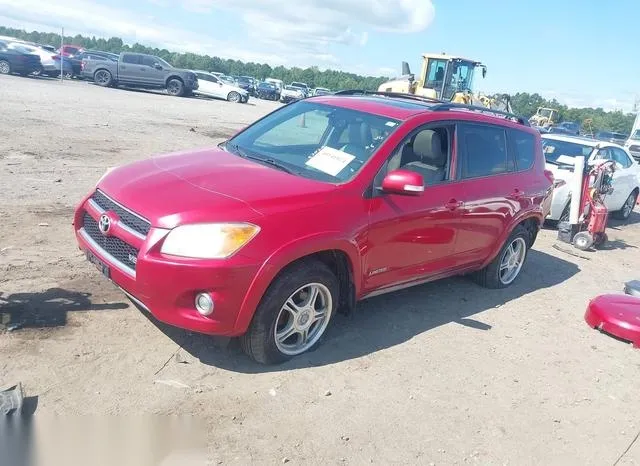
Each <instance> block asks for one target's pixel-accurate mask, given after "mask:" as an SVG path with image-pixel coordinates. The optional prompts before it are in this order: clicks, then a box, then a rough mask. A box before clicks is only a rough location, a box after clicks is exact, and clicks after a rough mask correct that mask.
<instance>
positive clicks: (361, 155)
mask: <svg viewBox="0 0 640 466" xmlns="http://www.w3.org/2000/svg"><path fill="white" fill-rule="evenodd" d="M398 124H399V121H397V120H394V119H390V118H385V117H381V116H377V115H372V114H369V113H364V112H360V111H356V110H351V109H345V108H341V107H334V106H331V105H326V104H319V103H315V102H306V101H300V102H296V103H292V104H289V105H287V106H285V107H282V108H281V109H279V110H277V111H275V112H273V113H271V114H269V115H268V116H266V117H265V118H263V119H262V120H259V121H258V122H256V123H255V124H253V125H251V126H249V127H248V128H247V129H246V130H244V131H243V132H241V133H240V134H238V135H237V136H235V137H233V138H232V139H230V140H229V141H228V142H227V143H226V144H225V146H224V147H225V149H226V150H228V151H229V152H232V153H236V154H238V155H241V156H246V157H248V158H256V159H259V160H262V161H264V162H266V163H269V164H270V165H279V166H280V168H281V169H283V170H284V171H289V172H291V173H294V174H296V175H298V176H303V177H306V178H311V179H315V180H319V181H327V182H331V183H340V182H344V181H348V180H349V179H351V178H353V177H354V176H355V174H356V173H357V172H358V171H359V170H360V169H361V168H362V166H363V165H364V164H366V163H367V161H368V160H369V159H370V158H371V156H372V155H373V153H374V152H375V151H376V149H377V148H378V147H379V146H380V144H382V142H383V141H384V140H386V139H387V137H388V136H389V134H391V133H392V132H393V131H394V129H395V128H396V126H397V125H398Z"/></svg>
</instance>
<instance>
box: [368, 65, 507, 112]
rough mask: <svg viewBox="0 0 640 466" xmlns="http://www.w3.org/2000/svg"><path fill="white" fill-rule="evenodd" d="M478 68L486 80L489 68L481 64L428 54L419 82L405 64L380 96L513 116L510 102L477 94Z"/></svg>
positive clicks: (386, 83)
mask: <svg viewBox="0 0 640 466" xmlns="http://www.w3.org/2000/svg"><path fill="white" fill-rule="evenodd" d="M478 68H479V69H480V70H481V73H482V77H483V78H484V77H485V76H486V74H487V67H486V65H484V64H482V63H481V62H479V61H476V60H469V59H466V58H462V57H456V56H453V55H446V54H430V53H426V54H423V55H422V69H421V71H420V76H419V77H418V79H416V77H415V75H414V74H412V73H411V70H410V69H409V64H408V63H407V62H402V76H400V77H399V78H395V79H392V80H391V81H387V82H385V83H382V84H381V85H380V87H378V92H395V93H401V94H415V95H418V96H422V97H428V98H431V99H439V100H444V101H451V102H454V103H460V104H466V105H476V106H483V107H487V108H490V109H493V110H501V111H506V112H509V113H512V109H511V103H510V102H509V99H506V101H502V100H499V99H495V98H493V97H489V96H485V95H481V94H475V93H474V78H475V76H476V70H477V69H478Z"/></svg>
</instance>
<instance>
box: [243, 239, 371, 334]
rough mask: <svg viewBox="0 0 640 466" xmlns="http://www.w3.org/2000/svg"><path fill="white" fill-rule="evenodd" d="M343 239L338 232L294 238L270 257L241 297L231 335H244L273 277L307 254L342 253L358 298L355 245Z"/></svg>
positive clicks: (358, 267)
mask: <svg viewBox="0 0 640 466" xmlns="http://www.w3.org/2000/svg"><path fill="white" fill-rule="evenodd" d="M343 235H344V234H343V233H341V232H338V231H326V232H320V233H314V234H312V235H308V236H305V237H303V238H297V239H296V240H294V241H291V242H289V243H287V244H285V245H283V246H282V247H280V248H279V249H277V250H276V251H275V252H274V253H273V254H271V256H269V257H268V258H267V260H265V261H264V263H263V264H262V266H261V267H260V269H259V270H258V273H257V274H256V276H255V277H254V278H253V281H252V282H251V285H250V286H249V289H248V290H247V292H246V294H245V297H244V300H243V302H242V306H241V308H240V311H239V312H238V317H237V318H236V322H235V325H234V334H235V335H241V334H243V333H245V332H246V330H247V328H248V327H249V324H250V323H251V319H252V318H253V314H254V313H255V311H256V309H257V307H258V305H259V304H260V300H261V299H262V297H263V296H264V294H265V292H266V291H267V288H268V287H269V285H271V283H272V282H273V280H274V279H275V278H276V277H277V275H278V274H279V273H280V272H281V271H282V270H283V269H284V268H285V267H286V266H288V265H289V264H291V263H292V262H294V261H296V260H297V259H300V258H302V257H305V256H308V255H310V254H314V253H317V252H320V251H327V250H339V251H342V252H344V253H345V254H346V255H347V257H348V258H349V261H350V262H351V270H352V271H353V278H354V280H353V281H354V286H355V288H356V290H355V291H356V296H358V294H359V292H360V287H361V285H362V283H361V280H359V279H358V277H361V276H362V271H361V261H360V253H359V252H358V246H357V244H356V243H355V241H353V240H349V239H346V238H344V236H343Z"/></svg>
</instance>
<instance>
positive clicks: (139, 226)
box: [91, 191, 151, 236]
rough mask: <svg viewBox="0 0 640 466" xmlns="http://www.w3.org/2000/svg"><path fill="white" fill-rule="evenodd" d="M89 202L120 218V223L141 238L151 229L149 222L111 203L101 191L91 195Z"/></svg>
mask: <svg viewBox="0 0 640 466" xmlns="http://www.w3.org/2000/svg"><path fill="white" fill-rule="evenodd" d="M91 200H93V202H95V203H96V204H98V205H99V206H100V207H101V208H102V209H104V210H111V211H112V212H115V213H116V214H117V215H118V217H120V221H121V222H122V223H124V224H125V225H126V226H128V227H129V228H131V229H132V230H134V231H136V232H138V233H140V234H141V235H143V236H147V234H148V233H149V230H150V229H151V222H149V221H147V220H144V219H143V218H140V217H138V216H137V215H135V214H133V213H131V212H129V211H128V210H127V209H125V208H124V207H122V206H121V205H120V204H117V203H115V202H113V201H112V200H111V199H109V198H108V197H107V196H105V195H104V194H103V193H102V192H101V191H96V192H95V193H93V196H91Z"/></svg>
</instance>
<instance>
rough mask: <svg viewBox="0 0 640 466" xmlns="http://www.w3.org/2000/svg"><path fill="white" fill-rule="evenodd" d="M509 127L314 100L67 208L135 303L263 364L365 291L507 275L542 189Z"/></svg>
mask: <svg viewBox="0 0 640 466" xmlns="http://www.w3.org/2000/svg"><path fill="white" fill-rule="evenodd" d="M305 121H306V123H305V124H303V123H304V122H305ZM518 121H519V122H516V121H512V120H510V119H508V118H506V117H504V116H498V115H497V114H495V116H491V115H488V114H487V111H485V110H483V111H482V112H476V111H474V110H473V108H471V107H465V108H463V109H462V111H460V110H457V107H456V106H452V105H451V104H448V103H447V104H434V103H433V102H426V101H420V100H416V99H410V98H399V97H398V98H396V97H394V98H389V97H377V96H367V97H366V98H356V97H354V96H352V95H332V96H322V97H312V98H310V99H306V100H301V101H298V102H294V103H292V104H290V105H286V106H282V107H280V108H279V109H277V110H275V111H274V112H272V113H270V114H268V115H266V116H265V117H262V118H261V119H259V120H258V121H256V122H255V123H253V124H251V125H249V126H248V127H246V128H244V129H243V130H241V131H239V132H238V133H237V134H236V135H235V136H233V137H232V138H230V139H229V140H227V141H225V142H223V143H221V144H219V145H218V146H217V147H213V148H209V149H200V150H192V151H186V152H181V153H177V154H173V155H168V156H165V157H154V158H145V157H142V158H141V160H140V161H138V162H135V163H133V164H129V165H125V166H121V167H118V168H115V169H113V170H111V171H109V172H108V173H106V174H105V175H104V176H103V177H102V178H101V179H100V180H99V181H98V183H97V186H96V189H94V190H92V191H91V192H90V193H88V195H87V196H86V197H85V198H84V199H82V200H81V201H80V203H79V207H78V209H77V210H76V212H75V218H74V229H75V233H76V237H77V241H78V243H79V246H80V248H81V249H82V250H83V251H85V253H86V255H87V259H88V260H89V261H91V262H92V263H93V264H95V265H96V266H97V267H98V269H99V270H100V271H101V273H102V274H104V275H105V276H106V277H108V279H110V280H111V281H112V282H113V283H115V284H116V285H117V286H118V287H120V288H121V289H122V290H124V292H125V293H126V294H127V295H128V296H129V297H130V298H131V300H132V301H133V303H135V304H136V306H138V307H139V308H140V309H142V310H144V311H145V312H149V313H151V314H152V315H154V316H155V317H156V318H157V319H159V320H160V321H163V322H165V323H167V324H170V325H173V326H177V327H181V328H185V329H189V330H191V331H194V332H200V333H206V334H219V335H227V336H240V337H241V342H242V346H243V348H244V350H245V351H246V352H247V353H248V354H249V355H250V356H251V357H252V358H253V359H255V360H256V361H259V362H262V363H277V362H280V361H284V360H287V359H289V358H291V357H293V356H296V355H299V354H301V353H303V352H305V351H307V350H309V349H311V348H313V347H314V346H315V345H316V344H317V343H318V342H319V340H320V339H321V338H322V336H323V334H324V333H325V330H326V329H327V326H328V325H329V323H330V321H331V319H332V317H333V316H334V315H335V313H336V312H338V311H341V312H348V311H349V310H351V309H353V307H354V306H355V303H356V302H357V301H359V300H361V299H365V298H368V297H371V296H376V295H380V294H384V293H389V292H393V291H396V290H398V289H401V288H406V287H409V286H413V285H418V284H421V283H425V282H427V281H431V280H436V279H440V278H443V277H448V276H454V275H459V274H472V276H473V277H475V279H476V280H477V281H478V283H479V284H481V285H483V286H485V287H488V288H505V287H508V286H510V285H511V284H512V283H514V281H515V280H516V279H517V277H518V276H519V275H520V272H521V270H522V269H523V265H524V263H525V261H526V257H527V252H528V250H529V248H530V247H531V246H532V245H533V244H534V242H535V240H536V237H537V234H538V232H539V229H540V225H541V223H542V221H543V218H544V215H545V209H546V207H545V206H546V204H547V202H548V201H550V199H551V198H550V196H551V192H552V179H551V175H550V173H548V172H546V171H545V167H544V158H543V155H542V148H541V145H540V136H539V134H538V133H537V132H536V131H535V130H533V129H532V128H530V127H529V126H528V123H527V122H526V121H523V120H522V119H519V120H518ZM454 140H455V144H454ZM452 161H457V163H455V164H454V163H452ZM434 305H436V304H434ZM389 318H390V319H393V314H392V313H391V314H390V315H389Z"/></svg>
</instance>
